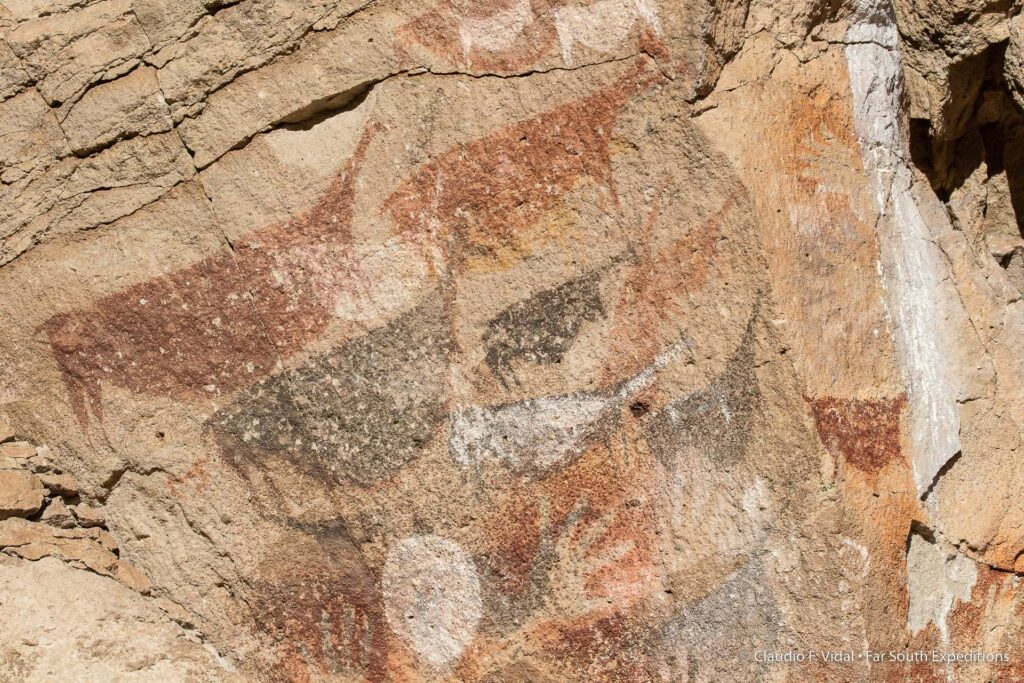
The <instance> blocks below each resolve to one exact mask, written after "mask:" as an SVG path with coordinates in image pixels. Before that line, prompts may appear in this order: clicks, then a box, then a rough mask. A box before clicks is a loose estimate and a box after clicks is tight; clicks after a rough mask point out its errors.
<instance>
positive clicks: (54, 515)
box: [40, 498, 76, 529]
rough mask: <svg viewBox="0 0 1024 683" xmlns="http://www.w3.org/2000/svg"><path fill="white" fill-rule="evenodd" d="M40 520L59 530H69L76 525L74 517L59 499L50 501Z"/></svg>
mask: <svg viewBox="0 0 1024 683" xmlns="http://www.w3.org/2000/svg"><path fill="white" fill-rule="evenodd" d="M40 520H41V521H43V522H45V523H46V524H49V525H50V526H55V527H59V528H61V529H70V528H72V527H74V526H75V525H76V520H75V516H74V515H72V514H71V510H69V509H68V506H67V505H65V504H64V501H63V500H61V499H60V498H54V499H53V500H52V501H50V503H49V504H48V505H47V506H46V508H44V509H43V515H42V517H40Z"/></svg>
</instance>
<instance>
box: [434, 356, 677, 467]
mask: <svg viewBox="0 0 1024 683" xmlns="http://www.w3.org/2000/svg"><path fill="white" fill-rule="evenodd" d="M689 349H690V344H689V342H688V341H687V340H685V339H684V340H682V341H679V342H676V343H675V344H673V345H672V346H670V347H669V348H668V349H666V350H665V351H664V352H663V353H661V354H659V355H658V357H657V358H655V359H654V361H653V362H652V363H651V364H650V365H649V366H647V367H646V368H644V369H643V370H641V371H640V372H639V373H637V374H636V375H634V376H633V377H631V378H629V379H628V380H626V381H625V382H623V383H622V384H621V385H620V386H619V388H618V390H617V391H616V392H615V393H613V394H610V395H609V394H597V393H588V392H575V393H572V394H565V395H560V396H547V397H542V398H535V399H529V400H526V401H520V402H518V403H511V404H508V405H504V406H498V407H493V408H490V407H488V408H479V407H473V406H471V407H466V408H460V409H459V410H457V411H456V412H455V415H454V418H453V420H452V433H451V437H450V438H449V442H448V443H449V449H450V451H451V452H452V453H453V455H454V458H455V460H456V462H458V463H459V464H460V465H461V466H463V467H477V466H478V465H479V464H480V463H481V462H484V461H487V460H497V461H500V462H503V463H505V464H506V465H508V466H509V467H510V468H511V469H512V470H513V471H516V472H521V471H526V470H534V471H537V472H540V473H543V472H546V471H548V470H551V469H553V468H555V467H558V466H561V465H564V464H565V463H567V462H569V461H570V460H572V459H573V458H575V457H577V456H579V455H581V454H582V452H583V449H584V448H585V447H586V445H587V439H588V438H589V437H590V436H591V435H593V434H595V433H596V432H597V430H598V427H599V422H600V421H601V419H602V418H604V417H605V416H606V415H609V414H610V413H611V412H612V411H614V410H617V409H618V408H619V406H621V405H622V404H623V403H624V402H625V401H626V400H627V399H628V398H629V397H630V396H632V395H633V394H636V393H637V392H639V391H642V390H643V389H646V388H647V387H649V386H651V384H652V383H653V382H654V381H655V379H657V373H658V372H659V371H661V370H662V369H664V368H666V367H668V366H669V365H671V364H672V363H674V362H676V361H677V360H679V359H680V358H682V357H683V356H684V355H685V353H686V352H687V351H689Z"/></svg>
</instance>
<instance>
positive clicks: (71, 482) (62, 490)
mask: <svg viewBox="0 0 1024 683" xmlns="http://www.w3.org/2000/svg"><path fill="white" fill-rule="evenodd" d="M39 481H41V482H43V486H45V487H46V488H48V489H49V490H50V493H52V494H56V495H58V496H65V497H72V496H77V495H78V482H77V481H75V478H74V477H72V476H71V475H70V474H40V475H39Z"/></svg>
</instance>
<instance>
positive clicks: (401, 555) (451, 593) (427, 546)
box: [381, 535, 483, 667]
mask: <svg viewBox="0 0 1024 683" xmlns="http://www.w3.org/2000/svg"><path fill="white" fill-rule="evenodd" d="M381 589H382V592H383V595H384V614H385V616H386V617H387V620H388V625H389V626H390V627H391V630H392V631H394V632H395V633H396V634H397V635H398V636H399V637H400V638H402V639H403V640H405V641H406V642H407V643H408V644H409V646H410V647H411V648H412V649H413V651H414V652H416V654H417V655H418V656H419V657H420V658H421V659H423V660H424V661H426V662H428V663H429V664H431V665H432V666H435V667H441V666H445V665H448V664H451V663H452V662H454V661H455V660H457V659H458V658H459V656H461V655H462V651H463V650H464V649H465V648H466V646H467V645H468V644H469V643H470V641H471V640H473V636H474V635H475V634H476V626H477V623H478V622H479V621H480V616H481V615H482V613H483V602H482V600H481V597H480V580H479V579H478V578H477V574H476V567H475V566H474V565H473V560H472V558H470V556H469V555H468V554H467V553H466V551H465V550H463V549H462V547H461V546H459V544H458V543H456V542H455V541H452V540H451V539H447V538H443V537H441V536H434V535H428V536H411V537H409V538H406V539H403V540H401V541H399V542H398V543H396V544H395V545H394V546H392V548H391V549H390V550H389V551H388V557H387V560H386V561H385V563H384V572H383V575H382V576H381Z"/></svg>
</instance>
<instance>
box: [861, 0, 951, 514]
mask: <svg viewBox="0 0 1024 683" xmlns="http://www.w3.org/2000/svg"><path fill="white" fill-rule="evenodd" d="M896 42H897V33H896V26H895V18H894V14H893V10H892V5H891V0H860V6H859V8H858V11H857V14H856V17H855V20H854V23H853V25H852V26H851V27H850V29H849V31H848V33H847V46H846V58H847V63H848V65H849V72H850V86H851V89H852V92H853V108H854V118H855V125H856V129H857V134H858V136H859V138H860V144H861V151H862V153H863V158H864V165H865V170H866V171H867V172H868V174H869V176H870V187H871V189H872V191H873V193H874V196H875V200H876V202H877V205H878V211H879V221H878V229H879V237H880V242H881V245H882V249H883V257H882V264H881V270H882V273H883V279H882V281H883V284H884V286H885V288H886V291H887V294H888V302H887V307H888V310H889V314H890V315H891V316H892V318H893V323H894V328H895V330H894V332H895V336H896V342H897V345H898V348H899V352H900V355H901V360H902V364H903V367H904V373H905V375H906V380H907V398H908V404H909V411H908V420H909V437H910V448H911V458H912V461H913V465H914V481H915V484H916V485H917V491H918V494H919V495H923V494H924V493H925V492H926V491H927V490H928V488H929V486H930V485H931V483H932V481H933V480H934V478H935V476H936V475H937V474H938V472H939V470H940V469H941V468H942V466H943V465H944V464H946V462H948V461H949V459H950V458H951V457H953V456H954V455H955V454H956V453H957V452H959V451H960V410H959V407H958V405H957V402H956V399H957V386H958V383H957V380H956V377H957V369H956V367H955V366H956V361H955V356H954V354H953V343H952V339H951V338H950V333H949V329H948V328H949V322H948V320H949V317H950V315H949V307H950V305H951V303H950V301H951V297H950V293H949V291H948V290H949V288H950V286H951V285H950V284H949V282H948V277H949V274H948V272H947V270H948V269H947V265H946V262H945V261H944V259H943V256H942V253H941V251H940V250H939V248H938V247H937V246H936V245H935V243H934V241H933V239H932V235H933V231H932V229H931V228H930V227H929V225H928V224H927V223H926V222H925V220H924V218H923V216H922V214H921V211H920V208H919V207H918V205H917V203H916V201H915V199H914V195H913V190H912V185H913V173H912V171H911V169H910V166H909V162H908V156H909V155H908V144H907V142H906V140H905V139H904V136H903V133H902V129H901V126H900V98H901V96H902V92H903V77H902V62H901V58H900V54H899V51H898V50H897V49H896ZM953 296H955V294H954V295H953Z"/></svg>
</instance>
